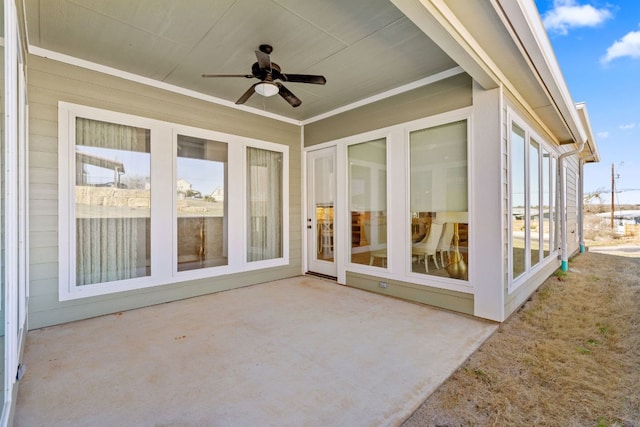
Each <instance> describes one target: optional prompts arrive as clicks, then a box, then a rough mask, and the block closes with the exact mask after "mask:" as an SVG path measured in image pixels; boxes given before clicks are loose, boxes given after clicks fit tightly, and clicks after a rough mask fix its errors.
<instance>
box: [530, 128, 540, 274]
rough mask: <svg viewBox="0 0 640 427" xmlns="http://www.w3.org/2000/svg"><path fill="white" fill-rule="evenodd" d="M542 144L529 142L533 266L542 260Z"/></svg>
mask: <svg viewBox="0 0 640 427" xmlns="http://www.w3.org/2000/svg"><path fill="white" fill-rule="evenodd" d="M539 168H540V145H539V144H538V143H537V142H535V141H533V140H531V142H530V143H529V221H530V222H529V237H530V242H531V244H530V251H531V266H532V267H533V266H534V265H536V264H538V263H539V262H540V232H541V228H542V227H541V225H542V222H541V217H542V213H541V212H540V181H539V180H540V170H539Z"/></svg>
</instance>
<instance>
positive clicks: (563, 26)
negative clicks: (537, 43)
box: [542, 0, 612, 35]
mask: <svg viewBox="0 0 640 427" xmlns="http://www.w3.org/2000/svg"><path fill="white" fill-rule="evenodd" d="M611 17H612V14H611V12H610V11H609V10H608V9H605V8H602V9H597V8H595V7H593V6H591V5H589V4H583V5H580V4H577V3H576V1H575V0H556V1H554V2H553V9H551V10H550V11H548V12H547V13H545V14H544V17H543V20H542V22H543V23H544V26H545V28H546V29H547V30H549V31H553V32H556V33H559V34H562V35H565V34H567V33H568V32H569V30H570V29H572V28H578V27H596V26H598V25H600V24H601V23H603V22H604V21H606V20H607V19H609V18H611Z"/></svg>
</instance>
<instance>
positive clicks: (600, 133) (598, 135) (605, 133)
mask: <svg viewBox="0 0 640 427" xmlns="http://www.w3.org/2000/svg"><path fill="white" fill-rule="evenodd" d="M597 137H598V138H602V139H607V138H609V132H598V133H597Z"/></svg>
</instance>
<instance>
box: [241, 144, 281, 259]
mask: <svg viewBox="0 0 640 427" xmlns="http://www.w3.org/2000/svg"><path fill="white" fill-rule="evenodd" d="M282 161H283V154H282V153H280V152H276V151H269V150H263V149H260V148H253V147H247V209H248V213H247V220H248V222H247V236H248V241H247V247H248V248H247V261H260V260H267V259H274V258H281V257H282V256H283V249H282V247H283V240H282V239H283V235H282V232H283V230H282V221H283V217H282V206H283V191H282V190H283V187H282V186H283V175H282V174H283V165H282Z"/></svg>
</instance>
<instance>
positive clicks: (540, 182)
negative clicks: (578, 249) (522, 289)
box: [509, 122, 557, 281]
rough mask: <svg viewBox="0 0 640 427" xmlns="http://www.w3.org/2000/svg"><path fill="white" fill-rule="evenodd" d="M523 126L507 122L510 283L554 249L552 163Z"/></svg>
mask: <svg viewBox="0 0 640 427" xmlns="http://www.w3.org/2000/svg"><path fill="white" fill-rule="evenodd" d="M540 141H541V140H540V139H538V138H536V137H534V136H533V132H531V131H530V130H529V129H528V128H527V127H526V126H524V125H521V124H516V123H515V122H512V123H511V132H510V135H509V156H510V161H509V166H510V171H509V174H510V181H509V186H510V200H511V228H510V236H511V238H510V246H511V251H510V253H511V256H510V260H509V262H510V265H511V280H512V281H513V280H516V279H518V278H519V277H521V276H523V275H525V274H526V273H527V272H529V271H530V270H531V269H534V268H536V267H537V266H538V265H540V264H541V263H542V261H543V260H546V259H549V257H550V255H551V254H552V253H553V252H554V251H555V248H556V239H557V237H556V234H557V231H556V230H555V214H556V213H555V198H556V192H555V191H556V189H555V187H556V186H555V176H556V174H555V168H556V160H555V158H554V157H553V154H552V153H551V152H550V150H548V149H547V148H546V147H545V145H544V144H543V143H541V142H540Z"/></svg>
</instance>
